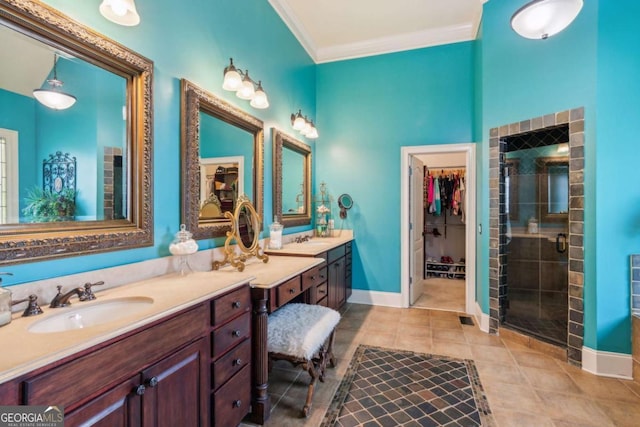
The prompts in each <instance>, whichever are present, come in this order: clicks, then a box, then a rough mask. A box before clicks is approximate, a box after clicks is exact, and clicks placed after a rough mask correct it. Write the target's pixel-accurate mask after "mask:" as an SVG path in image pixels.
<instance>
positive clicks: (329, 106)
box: [315, 42, 474, 292]
mask: <svg viewBox="0 0 640 427" xmlns="http://www.w3.org/2000/svg"><path fill="white" fill-rule="evenodd" d="M473 50H474V42H466V43H457V44H451V45H446V46H439V47H433V48H429V49H419V50H412V51H407V52H400V53H394V54H389V55H381V56H374V57H368V58H362V59H354V60H350V61H342V62H334V63H328V64H322V65H319V66H318V94H317V97H318V120H317V123H318V129H319V131H320V132H321V136H320V138H319V139H318V140H317V141H318V142H317V143H316V160H315V163H316V179H315V184H316V188H317V187H318V184H319V183H320V182H321V181H324V182H326V183H327V189H328V191H329V193H330V194H331V195H332V196H333V197H334V199H337V197H338V196H339V195H340V194H342V193H349V194H350V195H351V196H352V198H353V200H354V206H353V208H352V209H351V210H350V211H349V216H348V219H347V221H346V223H345V224H344V226H345V228H352V229H353V230H354V232H355V235H356V241H357V245H356V256H354V260H353V287H354V289H365V290H372V291H386V292H400V190H401V189H400V147H402V146H415V145H429V144H449V143H465V142H472V139H473V132H472V130H473V129H472V123H473V117H474V109H473V102H474V98H473V97H474V73H473ZM332 211H333V216H334V218H336V227H340V226H341V225H342V221H341V220H340V219H339V218H338V217H337V215H336V213H337V211H338V207H337V203H336V202H334V203H333V204H332Z"/></svg>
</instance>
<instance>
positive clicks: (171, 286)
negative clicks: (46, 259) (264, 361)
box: [0, 271, 254, 383]
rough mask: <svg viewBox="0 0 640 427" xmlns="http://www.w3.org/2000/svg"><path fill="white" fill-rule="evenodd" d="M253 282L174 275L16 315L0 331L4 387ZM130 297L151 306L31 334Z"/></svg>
mask: <svg viewBox="0 0 640 427" xmlns="http://www.w3.org/2000/svg"><path fill="white" fill-rule="evenodd" d="M253 278H254V276H253V275H252V274H251V272H250V271H245V272H244V273H239V272H235V274H220V273H219V272H211V271H209V272H196V273H192V274H189V275H186V276H180V275H178V274H171V275H166V276H160V277H156V278H152V279H148V280H144V281H141V282H137V283H132V284H129V285H125V286H120V287H116V288H110V289H106V290H104V291H101V292H96V293H95V294H96V297H97V299H96V300H94V301H86V302H80V301H78V299H77V297H73V298H72V299H71V305H70V306H69V307H64V308H49V307H48V306H43V307H42V308H43V310H44V313H43V314H40V315H37V316H31V317H21V315H20V313H14V315H13V319H12V321H11V323H10V324H8V325H5V326H2V327H0V343H1V345H2V352H1V354H2V356H1V357H0V383H3V382H5V381H8V380H10V379H13V378H16V377H18V376H19V375H22V374H24V373H26V372H29V371H31V370H34V369H36V368H39V367H42V366H45V365H47V364H49V363H51V362H54V361H56V360H59V359H61V358H63V357H66V356H69V355H71V354H74V353H77V352H78V351H81V350H84V349H86V348H89V347H92V346H94V345H96V344H100V343H102V342H105V341H107V340H109V339H112V338H115V337H117V336H119V335H122V334H124V333H126V332H129V331H131V330H134V329H137V328H139V327H141V326H144V325H147V324H149V323H151V322H154V321H156V320H158V319H161V318H163V317H165V316H167V315H170V314H172V313H176V312H178V311H181V310H183V309H185V308H188V307H190V306H193V305H195V304H197V303H199V302H202V301H206V300H208V299H210V298H213V297H215V296H216V295H220V294H223V293H225V292H227V291H230V290H232V289H234V288H237V287H238V286H240V285H242V284H244V283H247V282H249V281H250V280H251V279H253ZM126 297H148V298H152V299H153V303H152V304H149V308H146V307H145V308H144V309H142V310H141V311H136V312H135V313H132V314H131V315H130V316H126V317H121V318H118V319H116V320H114V321H111V322H107V323H103V324H100V325H95V326H91V327H88V328H84V329H74V330H69V331H64V332H52V333H33V332H30V331H29V330H28V328H29V326H30V325H32V324H33V323H35V322H39V321H40V320H42V319H45V318H47V317H48V316H54V315H56V314H59V313H63V312H65V311H69V312H70V311H73V310H74V309H77V308H81V307H86V306H89V305H91V304H96V303H100V302H105V301H109V300H111V299H117V298H126Z"/></svg>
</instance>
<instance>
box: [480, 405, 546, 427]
mask: <svg viewBox="0 0 640 427" xmlns="http://www.w3.org/2000/svg"><path fill="white" fill-rule="evenodd" d="M492 412H493V416H494V418H495V420H496V422H497V423H498V425H499V426H500V427H554V425H553V421H551V419H550V418H548V417H546V416H544V415H540V414H532V413H530V412H518V411H509V410H506V409H502V408H497V409H495V410H493V411H492Z"/></svg>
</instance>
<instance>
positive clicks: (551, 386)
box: [520, 366, 582, 394]
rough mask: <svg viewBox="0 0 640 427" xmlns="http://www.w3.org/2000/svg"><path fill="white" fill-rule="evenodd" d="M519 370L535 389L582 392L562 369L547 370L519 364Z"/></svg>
mask: <svg viewBox="0 0 640 427" xmlns="http://www.w3.org/2000/svg"><path fill="white" fill-rule="evenodd" d="M520 370H521V371H522V373H523V374H524V375H525V377H527V379H528V380H529V384H531V386H532V387H533V388H535V389H539V390H551V391H556V392H560V393H572V394H582V390H580V388H579V387H578V386H577V385H576V383H575V382H573V380H572V379H571V377H570V376H569V375H567V374H566V373H565V372H564V371H562V370H557V369H551V370H547V369H540V368H531V367H528V366H521V367H520Z"/></svg>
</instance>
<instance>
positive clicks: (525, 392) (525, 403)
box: [483, 383, 544, 414]
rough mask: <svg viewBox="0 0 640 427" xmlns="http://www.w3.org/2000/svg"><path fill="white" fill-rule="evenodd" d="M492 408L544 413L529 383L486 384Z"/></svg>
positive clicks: (485, 387)
mask: <svg viewBox="0 0 640 427" xmlns="http://www.w3.org/2000/svg"><path fill="white" fill-rule="evenodd" d="M483 386H484V389H485V391H486V392H487V399H488V400H489V406H490V407H491V408H496V409H497V408H502V409H506V410H509V411H519V412H530V413H533V414H543V413H544V411H542V408H543V406H542V404H541V402H540V399H538V396H537V395H536V393H535V392H534V391H533V390H532V389H531V387H529V386H528V385H518V384H505V383H501V384H499V386H496V385H494V384H487V385H484V384H483Z"/></svg>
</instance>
